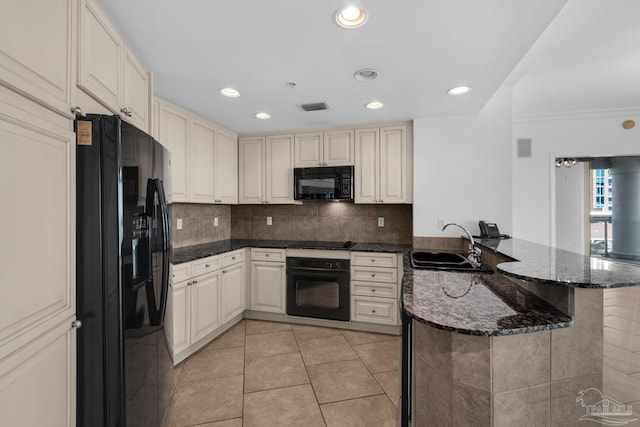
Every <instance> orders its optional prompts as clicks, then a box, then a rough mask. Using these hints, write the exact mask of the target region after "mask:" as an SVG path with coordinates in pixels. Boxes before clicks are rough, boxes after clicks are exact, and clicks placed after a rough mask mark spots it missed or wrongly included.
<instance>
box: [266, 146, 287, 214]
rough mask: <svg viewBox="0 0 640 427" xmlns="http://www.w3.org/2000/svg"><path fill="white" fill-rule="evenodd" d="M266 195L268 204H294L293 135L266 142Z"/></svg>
mask: <svg viewBox="0 0 640 427" xmlns="http://www.w3.org/2000/svg"><path fill="white" fill-rule="evenodd" d="M265 175H266V179H265V194H266V202H267V203H281V204H282V203H293V135H278V136H268V137H267V138H266V140H265Z"/></svg>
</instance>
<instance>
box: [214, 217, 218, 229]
mask: <svg viewBox="0 0 640 427" xmlns="http://www.w3.org/2000/svg"><path fill="white" fill-rule="evenodd" d="M213 226H214V227H217V226H218V217H215V218H213Z"/></svg>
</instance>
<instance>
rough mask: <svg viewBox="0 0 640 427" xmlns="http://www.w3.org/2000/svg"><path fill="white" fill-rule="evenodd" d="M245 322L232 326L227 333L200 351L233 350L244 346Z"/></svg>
mask: <svg viewBox="0 0 640 427" xmlns="http://www.w3.org/2000/svg"><path fill="white" fill-rule="evenodd" d="M244 335H245V322H244V321H242V322H240V323H238V324H237V325H234V326H232V327H231V328H230V329H229V330H228V331H227V332H225V333H224V334H222V335H220V336H219V337H218V338H216V339H214V340H213V341H211V342H210V343H209V344H207V345H206V346H205V347H204V348H203V349H202V350H203V351H207V350H215V349H219V348H233V347H242V346H244Z"/></svg>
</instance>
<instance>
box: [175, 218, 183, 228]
mask: <svg viewBox="0 0 640 427" xmlns="http://www.w3.org/2000/svg"><path fill="white" fill-rule="evenodd" d="M176 228H177V229H178V230H182V218H178V220H177V221H176Z"/></svg>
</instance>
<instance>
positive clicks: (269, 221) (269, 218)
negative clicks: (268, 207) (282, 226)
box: [267, 216, 273, 225]
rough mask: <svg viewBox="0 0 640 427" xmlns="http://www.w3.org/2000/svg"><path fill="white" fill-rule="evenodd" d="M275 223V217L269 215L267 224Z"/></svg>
mask: <svg viewBox="0 0 640 427" xmlns="http://www.w3.org/2000/svg"><path fill="white" fill-rule="evenodd" d="M272 224H273V218H271V217H270V216H268V217H267V225H272Z"/></svg>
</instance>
